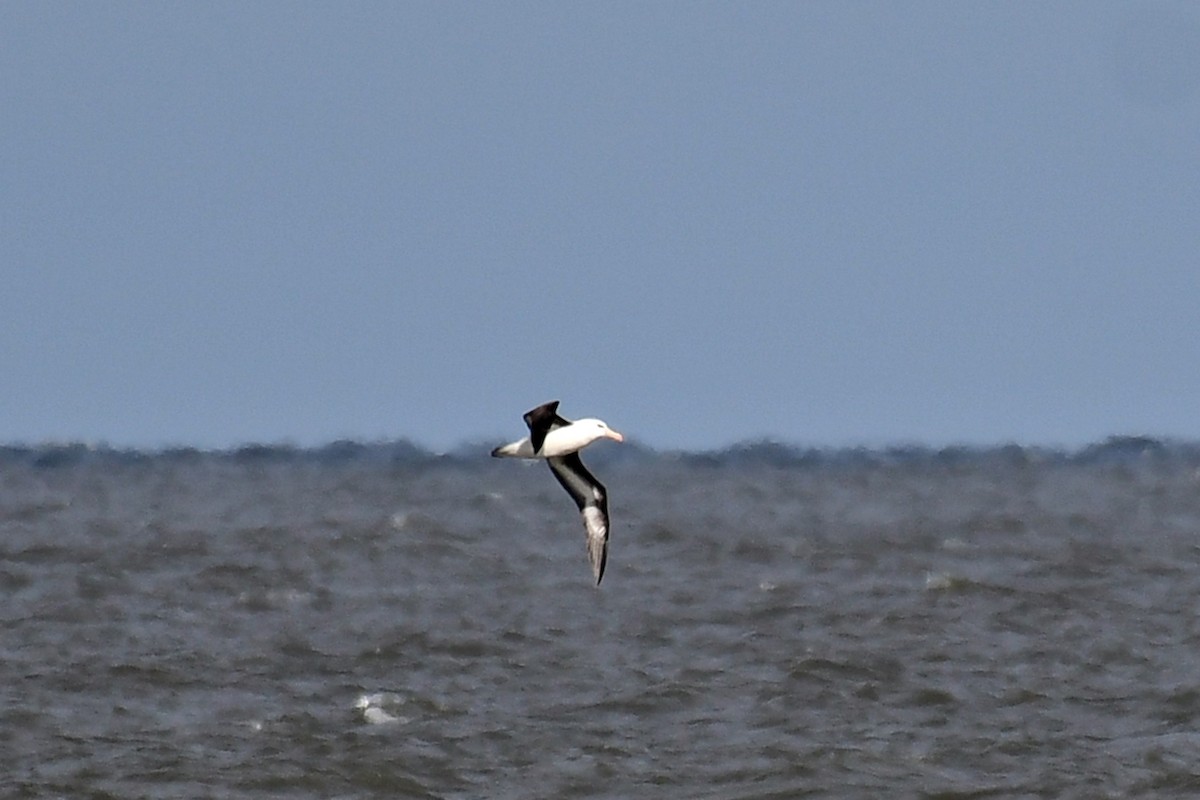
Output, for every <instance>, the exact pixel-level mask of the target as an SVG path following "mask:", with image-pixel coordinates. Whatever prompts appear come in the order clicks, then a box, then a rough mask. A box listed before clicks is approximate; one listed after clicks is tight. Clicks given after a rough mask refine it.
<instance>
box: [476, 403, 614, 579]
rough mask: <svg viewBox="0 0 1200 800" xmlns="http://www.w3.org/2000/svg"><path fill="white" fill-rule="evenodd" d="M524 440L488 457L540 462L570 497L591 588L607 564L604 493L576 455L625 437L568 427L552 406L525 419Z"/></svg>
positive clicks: (585, 424) (591, 427)
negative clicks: (578, 517) (592, 578)
mask: <svg viewBox="0 0 1200 800" xmlns="http://www.w3.org/2000/svg"><path fill="white" fill-rule="evenodd" d="M525 424H526V425H528V426H529V435H528V436H526V437H525V438H524V439H521V440H519V441H516V442H512V443H511V444H506V445H504V446H502V447H497V448H496V449H495V450H493V451H492V455H493V456H495V457H496V458H544V459H546V463H547V464H549V465H550V471H551V472H553V473H554V477H555V478H557V479H558V482H559V483H561V484H562V487H563V488H564V489H566V490H567V494H569V495H571V499H573V500H574V501H575V505H577V506H579V512H580V513H581V514H583V527H584V529H585V530H586V531H587V551H588V560H589V561H591V563H592V574H593V575H594V576H595V577H596V585H597V586H599V585H600V579H601V578H603V577H604V564H605V562H606V561H607V560H608V493H607V492H606V491H605V490H604V484H602V483H600V481H598V480H596V476H594V475H592V473H590V472H588V469H587V467H585V466H584V465H583V462H582V461H581V460H580V459H579V451H580V450H582V449H583V448H585V447H587V446H588V445H589V444H591V443H592V442H594V441H597V440H598V439H613V440H615V441H618V442H623V441H625V437H624V436H622V435H621V434H619V433H617V432H616V431H614V430H613V429H612V428H610V427H608V425H606V424H605V423H604V422H603V421H602V420H598V419H592V418H588V419H578V420H575V421H574V422H571V421H570V420H569V419H563V418H562V417H560V416H559V415H558V401H557V400H555V401H553V402H551V403H546V404H544V405H540V406H538V407H537V408H535V409H533V410H532V411H530V412H528V413H526V414H525Z"/></svg>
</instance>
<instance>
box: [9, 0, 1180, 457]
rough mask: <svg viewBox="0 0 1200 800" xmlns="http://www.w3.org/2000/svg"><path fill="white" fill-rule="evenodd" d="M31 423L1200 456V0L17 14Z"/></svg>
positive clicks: (19, 205)
mask: <svg viewBox="0 0 1200 800" xmlns="http://www.w3.org/2000/svg"><path fill="white" fill-rule="evenodd" d="M0 103H2V105H3V107H4V109H5V112H4V114H3V115H0V142H2V149H0V154H2V157H0V187H2V188H0V203H2V204H3V207H2V208H0V259H2V266H3V275H4V276H5V279H4V291H3V293H0V332H2V333H0V335H2V337H3V347H2V348H0V374H2V375H3V377H4V393H3V397H4V400H3V404H2V407H0V441H5V442H27V443H29V442H38V441H43V440H63V439H81V440H85V441H92V442H108V443H111V444H115V445H121V446H151V447H153V446H163V445H174V444H190V445H196V446H202V447H223V446H230V445H234V444H239V443H245V442H251V441H254V442H274V441H284V440H286V441H291V442H296V443H300V444H310V443H320V442H324V441H328V440H330V439H334V438H338V437H352V438H361V439H368V440H373V439H379V438H395V437H409V438H412V439H414V440H415V441H417V442H420V443H423V444H426V445H429V446H432V447H435V448H442V447H452V446H454V445H456V444H458V443H461V442H463V441H468V440H473V439H477V438H480V437H493V436H503V435H507V434H509V433H519V432H520V429H521V427H522V425H521V421H520V415H521V413H522V412H524V411H525V410H527V409H528V408H530V407H532V406H534V405H536V404H538V403H541V402H544V401H545V400H548V399H554V398H558V399H561V400H562V401H563V407H562V412H563V413H564V414H566V415H568V416H586V415H596V416H602V417H604V418H605V419H607V420H608V422H609V423H610V424H612V425H613V426H614V427H616V428H618V429H620V430H622V431H624V432H626V433H627V434H629V435H632V436H633V437H635V438H637V439H639V440H641V441H643V442H646V443H648V444H651V445H654V446H659V447H685V448H702V447H715V446H722V445H725V444H729V443H731V442H734V441H738V440H741V439H746V438H751V437H760V436H770V437H773V438H778V439H782V440H785V441H790V442H795V443H799V444H817V445H845V444H886V443H900V442H924V443H930V444H944V443H954V442H964V443H992V442H1006V441H1018V442H1026V443H1039V444H1067V445H1070V444H1077V443H1083V442H1087V441H1091V440H1096V439H1099V438H1103V437H1105V436H1108V435H1110V434H1133V433H1137V434H1142V433H1146V434H1154V435H1166V436H1178V437H1190V438H1200V413H1198V410H1200V402H1198V400H1200V368H1198V367H1200V325H1198V323H1197V320H1198V319H1200V10H1198V9H1197V7H1196V6H1195V5H1192V4H1188V3H1163V2H1105V1H1104V0H1088V1H1087V2H1057V3H1042V2H990V3H989V2H983V3H959V2H915V3H891V2H855V3H844V2H810V3H703V2H687V3H674V2H661V3H642V2H637V3H605V4H599V3H553V2H546V3H519V2H515V3H449V2H431V3H355V4H348V3H345V4H344V3H323V4H316V3H275V2H260V3H222V2H213V3H188V4H184V3H68V2H62V3H33V2H27V3H8V4H5V5H4V6H3V8H2V9H0Z"/></svg>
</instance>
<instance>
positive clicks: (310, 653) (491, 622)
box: [0, 440, 1200, 800]
mask: <svg viewBox="0 0 1200 800" xmlns="http://www.w3.org/2000/svg"><path fill="white" fill-rule="evenodd" d="M477 449H478V452H479V453H480V454H482V453H486V452H487V448H486V446H481V447H480V448H477ZM595 450H596V452H595V453H593V452H592V451H591V450H589V452H588V454H587V458H586V459H585V460H587V461H588V463H589V464H590V465H591V466H592V467H593V470H594V471H595V472H596V473H597V474H598V475H599V476H600V477H601V479H602V480H604V481H605V482H606V484H607V485H608V488H609V492H610V498H611V499H610V505H611V512H612V522H613V532H612V538H611V550H610V557H609V565H608V572H607V574H606V576H605V579H604V583H603V584H602V585H601V586H600V587H599V588H596V587H595V586H593V585H592V581H591V575H590V570H589V568H588V564H587V559H586V555H585V551H584V537H583V528H582V524H581V522H580V520H579V517H578V514H577V513H576V511H575V508H574V506H573V504H572V503H571V501H570V499H569V498H568V497H567V496H566V494H565V493H564V492H563V491H562V489H561V488H560V487H559V486H558V485H557V483H556V482H555V481H554V479H553V477H552V476H551V475H550V473H549V471H548V470H547V469H546V468H545V467H544V466H543V465H540V464H529V465H526V464H522V463H517V462H511V461H494V460H491V459H488V458H487V457H486V456H483V455H475V454H474V451H473V450H470V449H464V451H462V452H460V453H457V454H455V455H453V456H450V457H434V456H432V455H429V454H424V453H421V452H420V451H418V450H417V449H415V448H411V447H408V446H403V445H398V446H390V447H385V446H378V447H363V446H357V445H352V444H341V445H336V446H331V447H329V448H323V449H321V450H317V451H304V450H294V449H289V448H245V449H243V450H239V451H235V452H228V453H202V452H196V451H186V450H185V451H171V452H162V453H127V452H113V451H107V450H93V449H89V448H82V447H65V448H64V447H52V448H7V449H4V450H3V451H2V452H0V591H3V603H2V604H0V692H2V693H3V694H2V695H0V696H2V698H3V701H2V703H0V796H3V797H5V798H9V797H12V798H19V797H30V798H33V797H37V798H41V797H87V798H110V797H111V798H123V799H124V798H204V797H213V798H264V797H267V798H269V797H287V798H360V797H361V798H374V797H380V798H382V797H388V798H400V797H403V798H410V797H411V798H511V799H512V800H516V799H517V798H522V799H524V798H660V797H670V798H685V797H686V798H722V799H727V798H793V797H829V798H858V797H862V798H878V797H893V798H909V797H911V798H941V799H943V800H944V799H948V798H977V797H1005V798H1009V797H1014V798H1017V797H1030V798H1033V797H1039V798H1133V797H1153V798H1171V797H1180V798H1183V797H1188V798H1191V797H1196V796H1197V795H1198V792H1200V622H1198V619H1200V618H1198V614H1200V451H1198V450H1197V449H1196V448H1195V447H1189V446H1182V445H1170V444H1164V443H1160V442H1153V441H1149V440H1119V441H1113V442H1109V443H1106V444H1104V445H1101V446H1097V447H1093V448H1088V449H1086V450H1083V451H1079V452H1074V453H1061V452H1057V451H1043V450H1032V449H1022V448H1016V447H1009V448H1003V449H997V450H978V451H972V450H950V451H927V450H922V449H920V448H913V449H908V450H893V451H875V452H873V451H845V452H817V451H801V450H792V449H788V448H781V447H778V446H771V445H759V446H750V447H742V448H733V449H731V450H728V451H723V452H718V453H708V454H692V455H687V454H654V453H649V452H646V451H638V450H633V449H627V450H622V449H621V448H619V447H616V446H611V447H597V448H595ZM626 454H628V455H626Z"/></svg>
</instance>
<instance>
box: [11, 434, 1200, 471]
mask: <svg viewBox="0 0 1200 800" xmlns="http://www.w3.org/2000/svg"><path fill="white" fill-rule="evenodd" d="M498 441H499V440H497V442H498ZM495 443H496V442H492V441H490V440H489V441H481V442H473V443H469V444H464V445H460V446H459V447H457V448H455V449H453V450H451V451H449V452H436V451H434V450H431V449H428V448H425V447H422V446H421V445H418V444H415V443H413V442H411V441H409V440H407V439H396V440H391V441H383V442H359V441H353V440H338V441H333V442H330V443H328V444H324V445H318V446H311V447H302V446H298V445H292V444H287V443H280V444H259V443H252V444H245V445H239V446H236V447H229V448H217V449H205V448H198V447H189V446H170V447H163V448H146V449H138V448H123V447H118V446H112V445H108V444H89V443H83V442H61V443H60V442H54V443H44V444H33V445H29V444H7V445H0V466H4V465H10V464H26V465H31V466H36V467H46V468H53V467H64V466H71V465H76V464H84V463H86V464H93V463H114V464H119V463H136V462H141V461H149V460H154V461H180V462H190V461H200V460H206V461H218V462H233V463H268V462H279V463H286V462H297V463H313V464H350V463H362V464H391V465H397V466H406V465H411V466H428V465H434V464H445V465H455V464H459V465H470V464H478V463H480V462H482V463H490V461H491V459H490V458H489V456H488V454H489V452H490V449H491V447H492V445H494V444H495ZM590 455H591V457H592V460H593V461H594V462H595V463H652V462H656V461H669V462H676V463H680V462H681V463H687V464H692V465H697V466H703V465H712V466H730V465H733V466H736V465H747V466H749V465H762V466H777V467H805V466H809V467H821V466H838V465H843V466H854V465H887V464H897V465H906V464H929V465H931V466H952V465H956V464H971V463H982V462H988V463H997V462H1007V463H1012V464H1014V465H1016V464H1022V463H1039V464H1045V463H1073V464H1104V463H1112V464H1122V463H1139V462H1162V461H1168V462H1173V463H1185V464H1195V465H1198V466H1200V441H1191V440H1176V439H1166V438H1155V437H1149V436H1111V437H1108V438H1107V439H1104V440H1103V441H1101V442H1097V443H1094V444H1089V445H1084V446H1082V447H1078V448H1065V447H1048V446H1041V445H1022V444H1013V443H1009V444H999V445H947V446H933V445H920V444H905V445H893V446H880V447H817V446H806V445H795V444H787V443H784V442H779V441H775V440H769V439H758V440H753V441H746V442H739V443H735V444H732V445H729V446H727V447H722V448H715V449H708V450H660V449H655V448H651V447H648V446H646V445H642V444H639V443H637V442H632V443H627V444H626V445H623V446H620V447H615V446H613V447H600V448H595V451H594V452H592V453H590Z"/></svg>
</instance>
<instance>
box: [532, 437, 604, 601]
mask: <svg viewBox="0 0 1200 800" xmlns="http://www.w3.org/2000/svg"><path fill="white" fill-rule="evenodd" d="M546 463H548V464H549V465H550V471H551V472H553V473H554V477H555V478H557V479H558V482H559V483H560V484H562V487H563V488H564V489H566V490H567V494H569V495H571V499H572V500H574V501H575V505H577V506H578V507H579V511H580V513H581V514H583V527H584V530H586V531H587V549H588V561H590V562H591V564H592V574H593V575H594V576H596V585H597V586H599V585H600V579H601V578H603V577H604V565H605V563H607V561H608V492H607V491H605V489H604V484H602V483H601V482H600V481H598V480H596V476H595V475H593V474H592V473H590V472H588V469H587V467H585V466H584V465H583V461H581V460H580V458H579V453H571V454H569V455H565V456H556V457H554V458H548V459H546Z"/></svg>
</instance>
